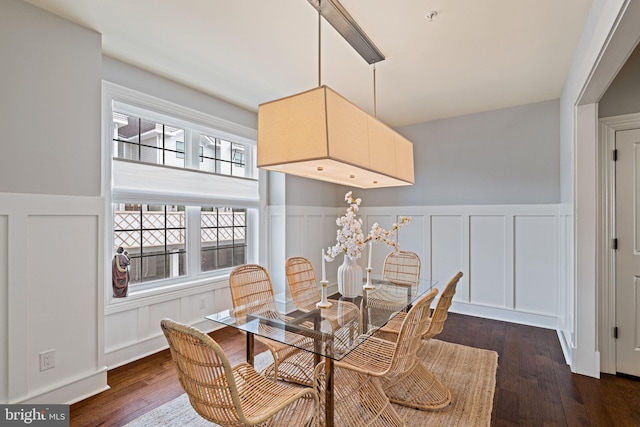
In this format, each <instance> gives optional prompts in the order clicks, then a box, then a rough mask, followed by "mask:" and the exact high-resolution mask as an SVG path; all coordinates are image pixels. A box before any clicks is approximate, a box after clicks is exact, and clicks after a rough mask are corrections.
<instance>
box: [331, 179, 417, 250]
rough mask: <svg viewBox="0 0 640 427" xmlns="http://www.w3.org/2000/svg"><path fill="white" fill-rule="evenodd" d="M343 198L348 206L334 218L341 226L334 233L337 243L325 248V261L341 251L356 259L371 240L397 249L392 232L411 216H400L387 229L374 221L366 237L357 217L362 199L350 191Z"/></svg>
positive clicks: (408, 220) (360, 220)
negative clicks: (397, 220) (344, 211)
mask: <svg viewBox="0 0 640 427" xmlns="http://www.w3.org/2000/svg"><path fill="white" fill-rule="evenodd" d="M344 200H345V201H346V202H348V203H349V207H348V208H347V211H346V213H345V214H344V215H343V216H341V217H340V218H338V219H336V225H338V226H339V227H341V228H339V229H338V231H337V233H336V241H337V243H336V244H335V245H334V246H330V247H329V249H328V250H327V253H326V255H325V259H326V260H327V261H333V260H334V259H335V258H336V257H337V256H338V255H339V254H341V253H344V254H346V255H347V256H348V257H349V258H350V259H352V260H355V259H358V258H360V257H361V256H362V248H363V247H364V246H365V244H366V243H367V242H369V241H371V240H372V241H376V242H382V243H384V244H386V245H387V246H388V247H390V248H393V249H394V251H396V252H397V251H398V249H399V247H398V243H397V242H396V241H395V240H393V233H394V232H395V231H396V230H397V229H399V228H400V227H402V226H404V225H406V224H408V223H409V222H411V217H400V222H399V223H396V224H393V225H392V227H391V230H389V231H386V230H384V229H383V228H382V227H380V225H378V223H377V222H376V223H375V224H373V226H372V227H371V231H370V232H369V234H368V235H367V237H365V236H364V234H363V232H362V218H358V217H357V212H358V210H359V209H360V208H359V206H360V203H361V202H362V200H361V199H359V198H358V199H354V198H353V193H352V192H351V191H349V192H348V193H347V194H345V195H344Z"/></svg>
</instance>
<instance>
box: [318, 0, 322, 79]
mask: <svg viewBox="0 0 640 427" xmlns="http://www.w3.org/2000/svg"><path fill="white" fill-rule="evenodd" d="M321 28H322V0H318V87H320V86H322V30H321Z"/></svg>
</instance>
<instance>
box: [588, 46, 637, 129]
mask: <svg viewBox="0 0 640 427" xmlns="http://www.w3.org/2000/svg"><path fill="white" fill-rule="evenodd" d="M637 112H640V45H639V46H637V47H636V48H635V50H634V51H633V53H632V54H631V56H629V59H627V62H626V63H625V64H624V66H623V67H622V69H621V70H620V72H619V73H618V75H617V76H616V78H615V79H614V80H613V82H611V86H609V88H608V89H607V91H606V92H605V94H604V95H603V96H602V98H601V99H600V102H599V103H598V116H599V117H611V116H619V115H622V114H630V113H637Z"/></svg>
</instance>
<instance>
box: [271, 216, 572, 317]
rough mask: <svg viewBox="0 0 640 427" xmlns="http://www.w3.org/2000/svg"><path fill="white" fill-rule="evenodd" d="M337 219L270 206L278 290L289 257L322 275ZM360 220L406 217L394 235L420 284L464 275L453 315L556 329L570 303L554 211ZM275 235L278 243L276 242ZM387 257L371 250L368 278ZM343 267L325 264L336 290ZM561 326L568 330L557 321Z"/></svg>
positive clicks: (560, 223)
mask: <svg viewBox="0 0 640 427" xmlns="http://www.w3.org/2000/svg"><path fill="white" fill-rule="evenodd" d="M343 212H344V209H342V208H327V209H324V208H318V207H302V206H287V207H270V210H269V223H270V225H271V228H272V234H271V251H272V252H273V253H274V254H277V256H272V257H271V258H269V260H268V268H269V269H270V271H272V276H274V277H277V278H278V283H280V282H282V283H286V282H283V279H282V278H281V277H283V271H284V260H285V259H286V257H288V256H293V255H302V256H305V257H307V258H309V260H310V261H311V262H312V263H313V265H314V268H315V269H316V271H317V272H319V271H320V268H321V255H320V250H321V248H322V247H325V248H326V247H327V246H329V245H331V244H333V243H334V242H335V233H336V229H337V226H336V224H335V219H336V218H337V217H338V216H340V215H342V214H343ZM360 214H361V215H362V218H363V221H364V226H363V228H364V229H365V230H368V229H369V228H370V227H371V225H372V224H373V223H375V222H377V223H379V224H380V226H382V227H383V228H385V229H388V228H390V227H391V225H392V224H393V223H394V222H396V221H397V219H398V217H399V216H410V217H412V221H411V223H410V224H409V225H407V226H406V227H404V228H401V229H400V230H399V233H398V241H399V243H400V248H401V249H402V250H409V251H413V252H416V253H417V254H418V255H419V256H420V259H421V260H422V274H421V275H422V277H428V278H431V279H433V280H438V282H439V284H438V285H437V287H438V288H440V289H442V287H444V285H445V284H446V283H447V282H448V280H449V279H450V278H451V277H452V276H453V275H454V274H455V273H456V272H458V271H462V272H463V273H464V277H463V278H462V280H461V281H460V283H459V285H458V288H457V293H456V296H455V298H454V304H453V306H452V309H451V310H452V311H454V312H459V313H464V314H469V315H475V316H479V317H486V318H492V319H498V320H504V321H510V322H516V323H522V324H527V325H533V326H539V327H544V328H550V329H559V323H558V318H559V313H560V312H563V311H564V310H563V309H564V307H562V306H560V303H559V301H562V303H563V304H566V301H567V298H568V297H569V296H564V297H563V298H562V299H560V289H561V288H563V286H561V285H560V280H563V281H564V280H567V279H568V278H567V277H566V276H567V273H566V271H567V269H566V268H565V267H564V265H563V263H564V262H565V261H566V260H567V259H568V256H567V254H566V251H567V247H568V246H569V243H570V240H569V241H567V237H566V236H564V237H563V238H561V232H562V233H565V232H566V228H567V227H568V225H567V224H565V223H566V222H567V221H568V219H566V218H564V217H563V218H564V219H561V217H560V215H559V207H558V205H497V206H485V205H478V206H422V207H420V206H411V207H403V208H397V207H369V208H367V207H361V208H360ZM274 230H277V236H279V237H280V238H278V239H275V238H274V236H275V235H274V233H275V231H274ZM283 230H284V233H285V234H284V235H285V238H284V239H282V236H283V234H282V231H283ZM563 242H564V243H563ZM388 252H389V250H388V249H387V248H386V247H385V246H384V245H382V244H375V245H374V246H373V257H372V258H373V262H372V264H373V266H374V271H373V275H374V277H376V276H378V277H379V275H380V273H381V267H382V264H383V261H384V257H385V256H386V254H387V253H388ZM367 256H368V255H367V254H366V252H365V253H364V254H363V257H362V258H361V259H360V261H359V262H360V264H361V265H362V266H363V267H364V266H365V263H366V259H367ZM341 261H342V260H336V261H334V262H332V263H329V264H327V275H328V280H330V281H331V282H333V283H334V285H335V277H336V271H337V267H338V265H339V264H340V263H341ZM376 266H377V267H376ZM281 270H282V271H281ZM283 290H284V288H283ZM333 290H335V287H334V288H333ZM283 303H285V302H283ZM287 303H289V301H287ZM286 307H290V304H287V305H286ZM567 322H568V323H569V324H571V321H570V319H563V323H567ZM568 329H569V330H570V329H571V328H568Z"/></svg>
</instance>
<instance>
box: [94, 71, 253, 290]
mask: <svg viewBox="0 0 640 427" xmlns="http://www.w3.org/2000/svg"><path fill="white" fill-rule="evenodd" d="M105 86H106V87H109V85H108V84H107V83H105ZM107 93H109V94H110V98H109V99H110V100H111V107H112V108H111V111H110V112H109V113H110V117H109V119H110V122H111V124H112V134H111V135H110V139H111V142H112V156H111V157H112V159H111V162H110V168H109V169H110V173H111V177H110V178H111V179H110V180H107V181H110V182H111V206H112V218H113V226H112V234H111V237H110V239H112V245H111V249H112V253H111V254H109V260H110V257H111V256H112V255H113V253H115V252H116V251H117V249H118V248H119V247H122V248H123V249H124V250H125V251H127V254H128V256H129V259H130V263H131V264H130V267H129V269H130V270H129V272H130V281H129V294H132V293H135V292H136V291H139V290H145V289H159V288H162V287H164V286H167V285H172V286H174V285H183V284H184V285H186V286H188V285H190V284H191V283H194V284H201V283H202V280H203V279H204V280H207V278H208V277H212V278H215V277H217V276H219V275H220V274H228V272H229V271H230V269H231V268H233V267H235V266H237V265H240V264H245V263H247V262H255V261H254V260H255V259H256V257H257V239H256V238H255V237H253V236H257V225H258V224H259V221H258V207H259V197H258V181H257V179H256V177H257V169H256V167H255V160H254V159H255V141H254V140H253V139H252V138H250V137H249V136H247V135H251V137H253V136H254V135H253V134H250V133H249V132H245V135H242V132H243V130H242V129H241V128H239V127H235V128H234V127H231V125H229V124H228V122H225V121H221V120H216V119H215V118H213V117H209V116H206V115H204V114H197V113H194V112H193V110H188V109H181V108H180V107H179V106H175V105H173V104H169V103H167V105H166V110H165V106H164V103H162V102H161V101H158V100H157V99H153V100H151V99H150V101H149V105H150V106H152V107H153V109H152V108H149V109H145V108H143V107H142V106H141V105H144V104H145V102H144V99H143V100H142V101H141V99H139V98H137V97H142V98H144V95H140V94H136V95H131V94H130V93H129V92H127V90H126V89H122V88H117V89H116V88H111V91H110V92H109V91H107ZM114 94H115V95H114ZM131 96H135V97H136V99H135V100H133V101H132V102H131V103H127V102H125V101H124V100H125V99H127V98H129V97H131ZM117 98H121V99H117ZM134 105H135V106H134ZM174 113H175V114H174ZM190 114H196V116H195V117H194V120H193V121H189V120H187V119H188V117H189V115H190ZM209 124H210V125H209ZM218 125H219V128H218ZM235 129H240V133H241V134H240V135H235V134H234V133H233V132H230V130H231V131H233V130H235ZM253 132H255V131H253Z"/></svg>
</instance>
